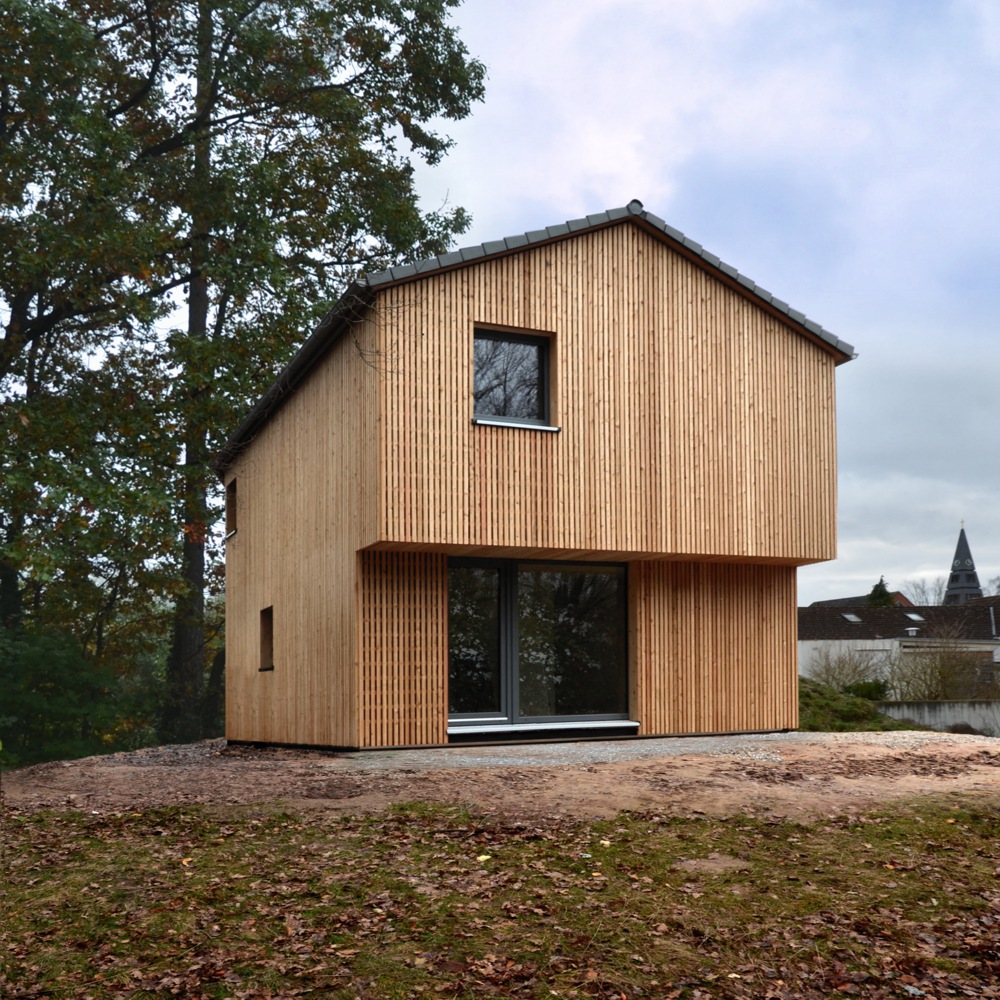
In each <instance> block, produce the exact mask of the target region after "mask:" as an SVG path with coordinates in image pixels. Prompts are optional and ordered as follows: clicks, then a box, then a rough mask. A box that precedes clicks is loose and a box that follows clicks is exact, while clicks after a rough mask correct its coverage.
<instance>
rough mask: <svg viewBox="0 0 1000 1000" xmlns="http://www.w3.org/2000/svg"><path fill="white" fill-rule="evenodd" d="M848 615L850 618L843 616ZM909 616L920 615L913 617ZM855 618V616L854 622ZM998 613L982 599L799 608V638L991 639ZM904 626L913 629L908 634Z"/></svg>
mask: <svg viewBox="0 0 1000 1000" xmlns="http://www.w3.org/2000/svg"><path fill="white" fill-rule="evenodd" d="M847 615H850V616H851V617H850V618H848V617H845V616H847ZM911 615H919V617H920V619H921V620H919V621H918V620H916V619H914V618H912V617H910V616H911ZM854 619H857V621H855V620H854ZM997 621H998V616H997V615H996V613H995V610H994V608H993V607H992V606H991V605H990V604H989V603H988V602H987V601H983V602H982V603H978V604H976V605H972V604H965V605H963V606H961V607H955V606H948V607H945V606H943V605H934V606H931V607H919V606H918V607H909V608H906V607H897V608H870V607H868V606H866V605H861V606H857V607H853V608H848V607H844V606H843V605H838V606H835V607H829V606H827V607H817V606H816V605H815V604H812V605H810V606H809V607H808V608H799V641H800V642H803V641H810V640H812V641H815V640H845V639H909V638H918V639H958V640H981V641H982V640H986V641H988V640H991V639H993V638H995V637H996V635H997ZM907 629H916V630H917V631H916V633H915V634H910V633H908V632H907V631H906V630H907Z"/></svg>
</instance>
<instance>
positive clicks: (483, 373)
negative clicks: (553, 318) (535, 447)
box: [473, 333, 547, 423]
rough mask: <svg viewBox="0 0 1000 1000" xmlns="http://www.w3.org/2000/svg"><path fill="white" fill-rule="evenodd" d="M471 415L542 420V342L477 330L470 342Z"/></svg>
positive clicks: (544, 416) (543, 350)
mask: <svg viewBox="0 0 1000 1000" xmlns="http://www.w3.org/2000/svg"><path fill="white" fill-rule="evenodd" d="M474 355H475V357H474V362H475V383H474V386H473V395H474V399H475V415H476V416H477V417H511V418H513V419H516V420H533V421H539V422H542V423H544V422H545V420H546V419H547V417H546V412H545V384H544V383H545V345H544V343H543V342H542V341H539V340H527V339H511V338H505V337H500V336H492V335H486V334H481V333H477V334H476V338H475V344H474Z"/></svg>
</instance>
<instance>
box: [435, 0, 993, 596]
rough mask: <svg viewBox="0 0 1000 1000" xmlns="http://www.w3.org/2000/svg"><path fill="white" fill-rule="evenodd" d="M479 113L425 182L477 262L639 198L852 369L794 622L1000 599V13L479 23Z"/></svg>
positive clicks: (505, 17)
mask: <svg viewBox="0 0 1000 1000" xmlns="http://www.w3.org/2000/svg"><path fill="white" fill-rule="evenodd" d="M456 21H457V23H458V24H459V26H460V30H461V34H462V37H463V39H464V41H465V43H466V44H467V46H468V47H469V49H470V51H471V52H472V53H473V54H474V55H476V56H477V57H478V58H480V59H481V60H482V61H483V62H484V63H485V64H486V66H487V68H488V71H489V79H488V83H487V95H486V101H485V103H483V104H482V105H480V106H478V107H477V108H476V109H475V111H474V113H473V115H472V116H471V117H470V118H469V119H468V120H467V121H465V122H463V123H460V124H459V125H458V126H451V127H450V128H449V129H448V131H449V134H450V135H452V137H453V138H454V139H455V141H456V145H455V148H454V149H453V150H452V151H451V153H450V154H449V156H448V157H447V158H446V159H445V160H444V162H443V163H442V164H441V165H440V166H438V167H436V168H434V169H432V170H421V171H420V181H419V183H420V188H421V190H422V192H423V193H424V197H425V203H426V205H427V206H428V207H434V206H436V205H438V204H439V203H440V202H441V201H442V200H444V199H445V198H447V199H448V201H449V202H450V203H451V204H458V205H463V206H465V207H466V208H467V209H468V210H469V211H470V212H471V213H472V215H473V227H472V230H471V231H470V232H469V233H468V234H467V236H466V237H465V238H464V239H463V240H462V241H461V242H462V244H463V245H468V244H471V243H478V242H482V241H485V240H490V239H496V238H499V237H501V236H507V235H511V234H514V233H520V232H524V231H526V230H529V229H538V228H542V227H544V226H547V225H552V224H555V223H559V222H563V221H565V220H567V219H571V218H579V217H580V216H583V215H586V214H588V213H592V212H599V211H603V210H605V209H608V208H615V207H619V206H623V205H625V204H627V203H628V202H629V201H630V200H631V199H632V198H638V199H639V200H640V201H642V203H643V205H644V206H645V207H646V208H647V209H648V210H649V211H651V212H653V213H654V214H656V215H659V216H660V217H662V218H664V219H666V221H667V222H668V223H670V224H671V225H672V226H675V227H676V228H678V229H680V230H682V231H683V232H684V233H685V234H686V235H688V236H690V237H691V238H692V239H695V240H697V241H698V242H699V243H701V244H702V245H703V246H705V248H706V249H707V250H709V251H711V252H712V253H714V254H716V255H718V256H719V257H721V258H722V259H723V260H724V261H726V262H727V263H730V264H732V265H734V266H735V267H737V268H738V269H739V270H740V271H742V272H743V273H744V274H747V275H749V276H750V277H751V278H752V279H753V280H754V281H756V282H757V283H758V284H759V285H762V286H763V287H764V288H766V289H768V290H769V291H771V292H772V293H773V294H775V295H776V296H778V297H779V298H781V299H783V300H784V301H786V302H788V303H790V304H791V305H792V306H793V307H794V308H796V309H799V310H801V311H803V312H805V313H806V315H808V316H809V317H810V318H811V319H814V320H816V321H817V322H818V323H820V324H822V325H823V326H824V327H826V329H828V330H830V331H831V332H832V333H835V334H836V335H837V336H838V337H840V338H841V339H842V340H845V341H847V342H848V343H851V344H853V345H854V346H855V349H856V350H857V351H858V354H859V357H858V359H857V360H855V361H852V362H850V363H848V364H846V365H843V366H842V367H840V368H839V369H838V371H837V383H838V384H837V390H838V439H839V452H840V454H839V463H840V497H839V553H840V554H839V558H838V559H837V560H836V561H835V562H831V563H824V564H820V565H818V566H812V567H807V568H805V569H803V570H801V571H800V573H799V603H800V604H808V603H809V602H810V601H813V600H818V599H821V598H825V597H841V596H850V595H852V594H862V593H867V591H869V590H870V589H871V587H872V585H873V584H874V583H875V582H876V581H877V580H878V578H879V576H880V575H884V576H885V578H886V581H887V582H888V583H889V585H890V587H892V588H895V587H898V586H900V585H901V584H902V583H903V582H904V581H906V580H910V579H926V580H931V579H933V578H935V577H938V576H942V575H944V574H945V573H947V571H948V569H949V566H950V563H951V558H952V555H953V553H954V548H955V543H956V540H957V536H958V531H959V527H960V522H961V521H962V520H963V519H964V521H965V528H966V533H967V535H968V538H969V542H970V545H971V547H972V553H973V556H974V558H975V560H976V566H977V569H978V571H979V576H980V580H981V581H982V582H983V583H984V584H985V583H986V582H987V581H988V580H989V579H990V578H992V577H995V576H998V575H1000V516H998V505H997V500H998V498H1000V455H998V445H997V442H998V440H1000V437H998V434H997V430H998V422H1000V421H998V417H1000V378H998V375H1000V361H998V358H1000V354H998V351H997V348H996V346H995V345H996V339H997V326H998V322H1000V169H998V167H1000V111H998V106H1000V0H952V2H947V0H877V2H872V0H503V2H502V3H501V2H495V0H466V2H465V5H464V6H463V7H461V8H459V10H458V12H457V15H456Z"/></svg>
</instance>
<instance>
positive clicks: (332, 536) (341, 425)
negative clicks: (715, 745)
mask: <svg viewBox="0 0 1000 1000" xmlns="http://www.w3.org/2000/svg"><path fill="white" fill-rule="evenodd" d="M852 356H853V355H852V348H851V347H850V345H847V344H844V343H842V342H841V341H839V340H837V339H836V338H835V337H833V336H832V335H831V334H829V333H828V332H827V331H825V330H823V329H822V328H821V327H819V326H817V325H816V324H815V323H812V322H811V321H808V320H806V319H805V317H804V316H802V315H801V314H799V313H796V312H795V311H794V310H791V309H789V307H788V306H787V305H785V304H784V303H781V302H779V301H778V300H775V299H774V298H773V297H772V296H770V295H769V294H768V293H767V292H764V291H763V290H761V289H759V288H757V287H756V286H755V285H754V284H753V283H752V282H750V281H748V279H746V278H744V277H743V276H741V275H739V274H738V272H736V271H735V270H734V269H733V268H731V267H728V266H727V265H725V264H722V263H721V262H720V261H718V259H717V258H714V257H712V256H711V255H710V254H707V253H706V252H705V251H703V250H702V249H701V248H700V247H699V246H698V245H697V244H694V243H692V242H691V241H689V240H686V239H685V238H684V237H683V236H682V235H681V234H680V233H677V232H676V231H675V230H672V229H670V227H668V226H666V224H665V223H663V222H662V220H659V219H657V218H656V217H655V216H653V215H651V214H650V213H647V212H646V211H645V210H644V209H643V208H642V206H641V204H639V203H638V202H632V203H631V204H630V205H629V206H627V207H626V208H624V209H618V210H614V211H612V212H607V213H603V214H601V215H599V216H592V217H589V218H588V219H585V220H579V221H577V222H573V223H567V224H566V225H565V226H559V227H553V228H552V229H549V230H543V231H539V232H537V233H530V234H527V235H526V236H523V237H518V238H514V239H509V240H507V241H501V242H499V243H495V244H486V245H484V246H483V247H478V248H474V249H472V250H467V251H462V252H458V253H454V254H447V255H445V256H443V257H439V258H435V259H434V260H432V261H427V262H423V263H421V264H417V265H412V266H408V267H402V268H396V269H393V270H391V271H389V272H383V273H380V274H378V275H372V276H369V277H368V278H367V279H362V280H361V281H360V282H358V283H356V284H355V285H354V286H352V288H351V289H350V290H349V291H348V293H347V294H346V295H345V297H344V298H343V299H342V300H341V302H340V303H338V305H337V306H336V307H335V308H334V310H333V311H332V312H331V313H330V315H329V316H328V317H327V318H326V319H325V320H324V321H323V323H322V324H321V325H320V327H319V328H318V329H317V330H316V332H315V333H314V334H313V335H312V337H311V338H310V339H309V341H307V343H306V344H305V345H304V347H303V348H302V350H301V351H300V352H299V354H298V355H297V356H296V358H295V359H294V360H293V361H292V363H291V364H290V365H289V367H288V368H287V369H286V371H285V372H284V373H283V374H282V376H281V377H280V378H279V379H278V381H277V382H276V383H275V386H274V387H273V388H272V389H271V391H270V392H269V393H268V394H267V396H265V397H264V399H263V400H261V402H260V403H259V404H258V405H257V407H255V409H254V410H253V411H252V412H251V414H250V415H249V416H248V418H247V419H246V420H245V421H244V423H243V425H241V427H240V428H239V429H238V431H237V432H236V434H235V435H234V437H233V438H232V439H231V440H230V442H229V444H228V445H227V446H226V448H225V449H224V451H223V452H222V453H221V454H220V455H219V456H218V458H217V460H216V462H217V468H218V469H219V472H220V475H221V476H222V478H223V481H224V483H225V484H226V495H227V536H228V537H227V546H226V580H227V588H226V589H227V613H226V634H227V677H226V699H227V702H226V719H227V722H226V728H227V737H228V738H229V739H231V740H237V741H251V742H264V743H281V744H298V745H312V746H330V747H387V746H407V745H433V744H444V743H447V742H449V741H455V740H461V739H522V738H533V737H539V738H541V737H544V738H552V737H553V736H559V735H566V736H569V735H633V734H635V735H656V734H680V733H713V732H747V731H773V730H783V729H790V728H794V727H795V726H796V725H797V721H798V719H797V704H798V699H797V669H796V666H797V659H796V639H797V636H796V608H795V603H796V602H795V573H796V567H798V566H801V565H804V564H807V563H812V562H817V561H820V560H825V559H831V558H833V557H834V555H835V547H836V539H835V504H836V454H835V445H836V440H835V413H834V370H835V368H836V366H837V365H838V364H840V363H842V362H844V361H846V360H848V359H849V358H850V357H852Z"/></svg>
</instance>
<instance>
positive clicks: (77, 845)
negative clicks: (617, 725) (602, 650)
mask: <svg viewBox="0 0 1000 1000" xmlns="http://www.w3.org/2000/svg"><path fill="white" fill-rule="evenodd" d="M998 833H1000V800H998V802H997V803H994V804H993V805H992V806H986V805H984V804H983V803H981V802H980V803H978V804H975V803H973V802H972V800H968V801H967V802H966V804H965V805H958V806H956V805H955V804H953V803H952V804H948V803H932V802H923V803H917V804H913V805H911V806H907V807H905V808H902V807H901V808H897V809H895V810H894V811H893V813H892V814H885V815H873V816H868V817H865V818H864V819H858V818H853V819H848V818H838V819H828V820H823V821H819V822H816V823H814V824H810V825H800V824H793V823H787V822H768V821H765V820H759V819H747V818H734V819H730V820H721V821H720V820H708V819H705V818H699V817H691V818H686V819H678V818H670V819H667V818H661V817H657V816H648V815H647V816H640V815H622V816H620V817H619V818H618V819H617V820H614V821H611V822H603V823H581V824H570V823H565V822H560V821H555V820H552V821H538V822H537V823H531V824H529V825H512V826H511V825H498V824H497V823H496V822H493V821H489V820H484V819H482V818H477V817H474V816H470V815H468V814H467V813H465V812H464V811H462V810H459V809H445V808H428V807H424V806H420V805H414V806H410V807H406V808H401V809H398V810H395V811H393V812H391V813H388V814H385V815H383V816H380V817H377V818H374V819H350V820H341V819H330V818H327V817H324V816H322V815H320V814H318V813H316V814H308V815H288V814H284V813H280V812H276V811H271V810H268V809H265V808H263V807H261V808H258V809H256V810H250V811H248V810H246V809H243V810H239V811H236V810H233V811H220V810H217V809H216V810H212V811H211V812H208V811H203V810H197V809H176V810H169V811H156V812H140V813H127V814H117V815H87V814H80V813H39V814H23V813H17V812H11V811H9V810H8V811H7V812H6V813H5V814H4V817H3V828H2V845H3V866H4V875H3V880H4V881H3V889H4V899H3V921H2V928H0V995H2V996H3V997H5V998H6V997H10V998H15V997H46V998H48V997H53V998H58V997H93V998H105V997H135V998H144V997H163V998H167V997H185V998H187V997H192V998H193V997H234V998H258V997H259V998H264V997H273V998H278V997H345V998H347V997H372V998H383V997H420V996H426V997H434V996H441V997H479V996H516V997H545V998H552V997H573V996H577V997H615V998H619V1000H621V998H622V997H625V998H628V1000H631V998H633V997H656V998H675V997H683V998H699V997H753V998H780V997H789V998H792V997H796V998H797V997H824V998H825V997H831V996H864V997H893V998H896V997H911V996H912V997H921V996H925V997H945V996H948V997H952V996H960V997H964V996H968V997H1000V985H998V982H1000V842H998Z"/></svg>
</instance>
